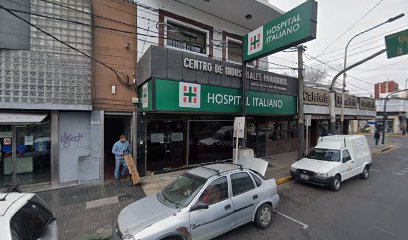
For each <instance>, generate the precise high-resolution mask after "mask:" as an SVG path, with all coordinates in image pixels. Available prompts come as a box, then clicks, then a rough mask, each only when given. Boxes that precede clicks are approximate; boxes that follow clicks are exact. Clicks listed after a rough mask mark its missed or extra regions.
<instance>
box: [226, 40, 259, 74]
mask: <svg viewBox="0 0 408 240" xmlns="http://www.w3.org/2000/svg"><path fill="white" fill-rule="evenodd" d="M226 41H227V44H226V45H227V48H226V53H227V57H226V59H227V61H228V62H233V63H238V64H241V63H242V42H241V41H239V40H235V39H231V38H229V37H227V40H226ZM247 66H251V67H254V66H255V61H252V62H247Z"/></svg>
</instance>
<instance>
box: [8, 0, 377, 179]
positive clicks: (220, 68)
mask: <svg viewBox="0 0 408 240" xmlns="http://www.w3.org/2000/svg"><path fill="white" fill-rule="evenodd" d="M69 2H70V3H71V4H72V6H76V7H77V8H79V9H76V10H74V9H72V6H69V5H64V4H62V5H61V4H57V3H47V2H43V1H32V2H27V3H26V4H25V5H24V4H20V5H18V6H17V5H15V4H14V5H10V6H9V7H11V8H21V9H20V10H24V9H25V10H27V9H31V11H32V12H33V13H39V14H45V13H44V11H45V9H51V10H52V9H54V10H53V11H55V12H56V13H55V14H57V13H58V14H60V13H61V12H63V13H64V14H66V15H61V14H60V15H61V16H60V17H61V18H62V17H64V18H65V19H67V20H68V21H57V20H52V19H46V20H48V21H46V20H45V19H44V17H42V18H40V17H36V16H31V21H32V22H33V23H37V22H38V24H39V25H38V26H39V27H41V28H44V30H47V31H51V32H52V31H55V34H57V35H56V36H57V37H59V38H61V40H64V39H68V40H72V41H73V42H72V43H73V44H77V45H78V46H79V45H80V46H81V47H80V48H79V47H78V49H77V50H80V51H82V52H83V53H85V54H87V55H88V56H92V57H93V59H94V60H93V61H92V60H91V59H90V58H89V57H86V56H84V55H83V54H81V53H79V52H78V51H76V50H74V49H70V48H67V47H63V46H62V44H61V43H60V42H58V41H57V40H55V39H52V38H50V37H47V36H45V35H44V36H43V34H42V33H41V32H39V31H38V30H37V29H35V28H34V27H31V28H30V27H27V26H26V25H27V24H26V23H23V22H21V23H19V24H20V25H19V26H18V27H22V29H24V27H25V29H26V31H27V33H29V35H27V36H30V37H29V38H26V39H24V38H22V39H20V42H21V43H20V42H19V41H17V43H19V44H20V45H19V46H15V42H16V41H15V39H11V38H13V37H14V38H15V36H16V35H15V34H17V33H14V35H13V34H10V35H9V38H10V39H9V42H10V43H11V42H13V44H14V45H13V46H11V45H10V44H9V45H7V46H3V47H2V48H3V50H1V54H2V55H1V56H2V58H1V60H2V68H1V69H2V74H1V77H2V81H3V84H4V90H3V91H2V93H3V98H2V100H3V103H2V104H3V105H2V106H3V110H2V111H3V113H5V114H9V113H13V112H15V111H17V110H18V111H19V110H24V111H26V113H27V114H37V115H33V117H36V118H35V119H40V120H38V121H39V122H38V123H35V126H42V127H41V130H38V131H41V132H42V134H41V136H36V135H35V134H34V133H35V132H36V130H35V129H33V130H27V129H26V130H22V128H21V127H20V126H19V125H18V124H19V123H21V122H18V121H21V120H18V119H19V118H21V116H17V115H16V119H17V120H15V121H16V122H15V123H13V122H9V120H4V124H3V126H4V128H5V130H4V134H3V135H4V139H3V145H4V146H3V147H4V148H5V151H4V152H3V156H4V157H5V158H6V159H8V158H9V160H5V161H4V163H3V166H5V167H3V177H4V180H3V182H4V183H5V182H7V181H11V177H12V175H13V174H11V175H10V173H11V172H10V166H12V165H10V164H12V163H13V161H14V162H16V161H17V160H13V159H16V158H13V157H12V156H13V154H14V155H15V156H16V157H20V155H19V156H17V154H23V153H24V154H26V153H28V152H34V153H35V152H39V153H35V154H34V153H33V154H34V155H36V156H37V155H39V156H41V158H39V159H41V160H37V158H38V157H32V158H33V160H30V159H31V158H30V157H27V159H28V160H27V164H28V167H27V166H22V167H25V168H26V170H22V172H24V173H26V175H27V176H28V175H29V174H28V173H35V172H36V171H37V170H35V169H38V171H39V172H41V174H39V176H40V175H41V176H45V177H27V178H28V180H27V181H22V179H19V181H20V182H21V183H27V184H31V183H38V182H51V183H54V184H62V185H64V184H70V183H85V182H90V181H91V182H92V181H98V182H103V181H106V180H112V178H113V170H114V162H115V161H114V156H113V154H112V153H111V148H112V145H113V144H114V142H115V141H117V140H118V137H119V136H120V135H121V134H124V135H126V136H128V140H129V141H130V143H131V145H132V153H133V156H134V159H136V161H137V167H138V170H139V172H140V174H141V175H142V176H143V175H144V174H146V173H151V172H156V173H158V172H163V171H168V170H175V169H178V168H182V167H186V166H194V165H197V164H202V163H209V162H216V161H228V160H231V158H232V149H233V147H234V143H233V120H234V117H236V116H240V115H241V114H242V102H243V96H242V76H243V75H244V77H245V83H246V89H247V92H246V96H245V99H246V106H245V109H246V111H245V114H246V115H247V118H246V136H247V138H246V142H245V145H246V147H248V148H252V149H254V153H255V155H256V156H259V157H262V156H270V155H273V154H279V153H285V152H293V151H297V150H298V149H297V147H298V124H297V121H298V116H297V113H298V97H299V95H300V96H301V97H303V100H304V102H305V106H304V109H305V110H304V111H305V114H306V115H311V118H312V121H311V131H310V132H311V134H310V136H309V144H310V146H313V144H314V143H315V141H316V140H317V138H318V136H321V135H323V134H325V131H326V130H327V124H328V119H329V108H328V101H329V100H328V91H327V88H328V87H327V86H323V85H321V84H320V85H319V84H317V85H316V84H315V85H313V84H311V83H310V84H306V86H307V87H306V88H305V90H304V93H303V94H299V93H298V80H297V78H293V77H289V76H285V75H280V74H276V73H272V72H270V71H269V70H268V68H269V63H268V59H267V58H266V57H265V58H261V59H258V60H255V61H253V62H249V63H247V64H246V65H247V66H246V67H245V70H244V69H243V68H242V62H241V61H242V36H243V35H245V34H246V33H247V32H248V31H250V30H253V29H255V28H256V27H257V26H260V25H262V24H264V23H266V22H268V21H269V20H270V19H274V18H276V17H278V16H280V15H281V14H282V12H281V11H280V10H278V9H276V8H275V7H274V6H272V5H270V4H269V3H267V1H253V2H250V3H249V2H247V1H241V2H240V4H237V5H236V6H233V8H234V9H235V11H232V12H231V13H230V14H228V15H227V16H225V14H224V13H223V12H222V11H221V10H220V9H222V8H220V6H229V3H228V1H219V2H217V3H215V2H209V3H201V2H200V3H189V4H187V3H184V2H168V1H141V2H140V3H139V4H140V5H139V6H136V4H133V3H128V2H123V1H114V2H112V1H110V0H106V1H92V2H87V3H84V1H81V0H77V1H69ZM9 4H11V3H9ZM7 6H8V5H7ZM24 6H25V8H23V7H24ZM229 7H231V6H229ZM248 7H251V8H256V9H257V11H259V12H260V13H262V14H259V15H257V16H252V15H250V14H249V15H248V14H246V15H245V14H244V15H243V13H244V12H245V9H247V8H248ZM91 12H92V14H91ZM210 12H211V13H212V14H209V13H210ZM50 14H51V13H50ZM55 14H54V15H55ZM58 14H57V15H58ZM45 16H47V15H45ZM243 16H244V17H243ZM2 17H4V16H2ZM8 17H9V16H8ZM11 17H13V16H11ZM37 18H38V19H37ZM76 18H80V20H81V23H82V24H79V26H78V24H77V23H73V22H70V21H69V20H74V19H76ZM41 24H42V25H41ZM55 24H57V25H56V26H57V27H54V25H55ZM60 27H61V28H64V29H65V28H66V29H67V30H66V31H65V30H64V31H57V30H58V29H59V28H60ZM112 29H116V30H118V29H119V32H118V31H112ZM68 30H70V31H68ZM9 31H12V29H9ZM52 33H54V32H52ZM58 34H60V35H58ZM64 34H65V35H64ZM136 34H137V35H136ZM71 35H72V36H71ZM74 35H75V38H74V37H73V36H74ZM255 40H256V39H255ZM5 43H7V41H6V42H5ZM28 43H29V44H28ZM257 46H259V45H257V43H256V41H254V45H253V47H254V48H256V47H257ZM41 59H43V60H44V61H45V62H44V61H43V60H41ZM54 60H55V61H54ZM79 60H81V61H79ZM47 61H48V62H49V64H47ZM70 61H72V62H74V61H75V64H73V63H72V62H70ZM14 63H16V64H14ZM58 64H59V65H58ZM104 64H105V65H104ZM109 66H111V68H109ZM69 67H70V68H69ZM57 70H58V72H56V71H57ZM62 71H65V72H62ZM30 74H31V75H30ZM9 79H12V81H11V82H10V81H9ZM29 79H30V80H29ZM33 79H35V81H34V80H33ZM19 81H20V82H19ZM23 81H25V82H28V84H26V83H23ZM11 84H14V85H13V87H15V89H13V91H11V90H8V89H7V86H10V87H11ZM17 96H18V97H17ZM34 96H35V97H34ZM346 98H347V99H346V106H345V119H346V121H345V127H344V129H345V133H351V132H355V131H354V128H357V127H355V125H356V124H357V125H361V123H360V122H359V121H365V120H367V119H373V118H374V116H375V114H373V108H372V107H373V106H372V104H371V100H370V99H365V98H356V97H354V96H350V95H346ZM340 103H341V94H337V95H336V114H337V116H339V115H338V114H339V111H340V109H339V108H340V105H339V104H340ZM137 108H139V109H138V110H137ZM19 113H21V112H20V111H19ZM38 114H39V115H38ZM24 124H25V125H24V126H26V127H30V126H31V125H30V124H33V123H30V122H29V123H24ZM339 124H340V123H338V124H337V129H339ZM12 126H16V128H15V130H13V127H12ZM17 126H18V127H17ZM7 129H9V130H7ZM44 129H46V130H44ZM20 131H22V132H21V133H20ZM13 132H16V134H17V135H16V136H17V137H16V138H15V139H16V140H17V142H16V143H13V139H14V138H13V137H12V136H13ZM31 132H33V134H32V133H31ZM47 132H48V133H47ZM23 140H24V141H25V140H27V141H25V142H24V141H23ZM31 140H32V145H28V144H31ZM44 142H45V143H44ZM43 145H44V146H45V147H43ZM13 146H16V149H14V148H13ZM24 146H25V148H27V149H24ZM27 146H30V147H27ZM43 148H44V149H45V152H43V151H42V150H41V149H43ZM40 150H41V151H40ZM30 154H31V153H30ZM43 159H45V160H43ZM43 161H44V162H45V164H43V163H42V162H43ZM31 162H32V167H29V166H30V164H31ZM27 169H28V170H27ZM14 175H15V177H16V176H17V175H18V173H17V174H14ZM34 175H35V174H34Z"/></svg>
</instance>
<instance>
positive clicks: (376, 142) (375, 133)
mask: <svg viewBox="0 0 408 240" xmlns="http://www.w3.org/2000/svg"><path fill="white" fill-rule="evenodd" d="M380 136H381V134H380V131H379V130H378V128H376V129H375V132H374V141H375V145H378V141H380Z"/></svg>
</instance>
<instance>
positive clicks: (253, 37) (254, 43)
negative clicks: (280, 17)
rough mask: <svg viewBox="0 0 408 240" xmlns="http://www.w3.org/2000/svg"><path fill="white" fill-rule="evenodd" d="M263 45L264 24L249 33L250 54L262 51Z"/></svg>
mask: <svg viewBox="0 0 408 240" xmlns="http://www.w3.org/2000/svg"><path fill="white" fill-rule="evenodd" d="M262 47H263V26H261V27H259V28H257V29H255V30H254V31H252V32H250V33H249V34H248V55H251V54H254V53H257V52H259V51H262Z"/></svg>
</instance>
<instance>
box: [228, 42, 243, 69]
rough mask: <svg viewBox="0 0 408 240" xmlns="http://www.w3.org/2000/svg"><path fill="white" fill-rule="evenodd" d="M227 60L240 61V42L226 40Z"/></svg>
mask: <svg viewBox="0 0 408 240" xmlns="http://www.w3.org/2000/svg"><path fill="white" fill-rule="evenodd" d="M227 60H228V61H231V62H237V63H241V62H242V43H241V42H238V41H233V40H229V39H228V40H227Z"/></svg>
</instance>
